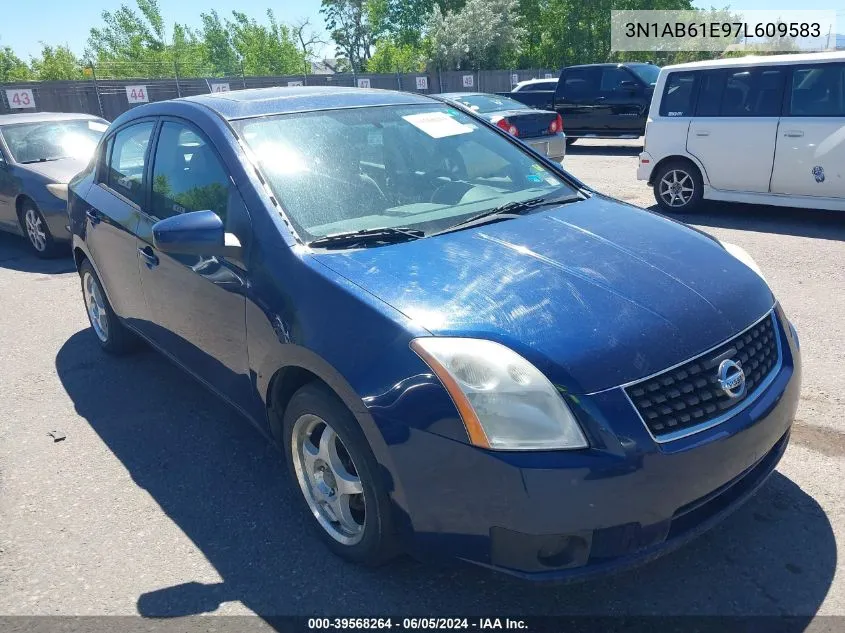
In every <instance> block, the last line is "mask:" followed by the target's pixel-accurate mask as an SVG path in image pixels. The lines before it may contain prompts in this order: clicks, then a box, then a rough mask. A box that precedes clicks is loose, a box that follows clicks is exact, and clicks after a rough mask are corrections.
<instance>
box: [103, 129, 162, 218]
mask: <svg viewBox="0 0 845 633" xmlns="http://www.w3.org/2000/svg"><path fill="white" fill-rule="evenodd" d="M153 127H154V123H153V122H152V121H147V122H145V123H138V124H137V125H132V126H130V127H128V128H125V129H123V130H120V131H119V132H118V133H117V134H115V135H114V139H113V140H111V141H109V145H108V147H109V148H110V149H111V151H110V152H109V153H108V161H109V162H108V173H107V174H106V176H107V178H106V184H108V186H109V187H110V188H111V189H114V190H115V191H116V192H118V193H119V194H121V195H123V196H124V197H126V198H128V199H129V200H131V201H132V202H134V203H135V204H137V205H139V206H140V205H142V204H143V203H144V183H143V179H144V165H145V164H146V163H145V160H146V155H147V146H148V145H149V144H150V136H151V135H152V133H153Z"/></svg>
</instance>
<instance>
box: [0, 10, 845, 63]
mask: <svg viewBox="0 0 845 633" xmlns="http://www.w3.org/2000/svg"><path fill="white" fill-rule="evenodd" d="M587 1H589V0H587ZM122 2H127V3H129V4H132V5H133V6H134V0H76V1H73V0H5V2H4V4H5V5H6V7H5V8H4V9H3V11H2V19H0V46H5V45H8V46H11V47H12V48H13V49H14V50H15V51H16V52H17V54H18V55H19V56H21V57H23V58H24V59H28V58H29V56H30V55H35V54H37V53H38V51H39V50H40V44H39V42H40V41H44V42H47V43H51V44H56V43H61V44H67V45H69V46H70V48H71V49H72V50H73V51H74V52H75V53H77V54H82V51H83V50H84V48H85V42H86V40H87V39H88V31H89V29H90V28H91V27H92V26H95V25H97V24H99V23H100V21H101V20H100V14H101V13H102V11H103V10H114V9H117V8H118V7H119V6H120V5H121V4H122ZM695 4H696V5H697V6H701V7H705V6H706V7H709V6H711V4H717V5H719V6H721V5H722V4H723V3H722V2H715V3H711V2H701V1H700V0H699V1H696V2H695ZM729 4H730V5H731V8H732V9H749V10H751V9H755V10H762V9H765V10H789V9H791V10H795V9H799V8H800V9H834V8H835V7H836V6H840V7H841V4H840V3H839V2H834V1H833V0H827V1H825V0H801V1H800V2H796V0H743V1H742V2H736V3H729ZM799 5H800V7H799ZM159 6H160V7H161V10H162V14H163V16H164V21H165V23H166V24H167V25H168V27H170V26H172V24H173V23H174V22H180V23H183V24H187V25H188V26H197V25H198V23H199V14H200V12H202V11H205V10H208V9H207V8H206V7H208V6H209V5H203V4H199V3H195V2H191V0H159ZM213 6H214V8H216V9H217V11H218V12H219V13H220V14H221V15H228V14H230V13H231V11H232V10H233V9H238V10H239V11H244V12H246V13H247V14H248V15H251V16H253V17H256V18H257V19H260V20H263V19H264V15H265V11H266V10H267V8H268V7H272V8H273V11H274V12H275V14H276V17H277V18H278V19H279V20H280V21H284V22H294V21H296V20H297V19H299V18H305V17H307V18H310V19H311V24H312V25H314V26H315V27H316V28H317V29H319V30H320V31H321V32H322V33H323V34H324V37H323V39H325V40H328V39H329V38H328V36H327V35H326V34H325V29H324V22H323V19H322V16H321V15H320V14H319V9H320V0H296V1H295V2H289V1H288V2H272V0H218V1H217V2H215V3H214V4H213ZM837 13H838V15H837V18H838V22H839V23H838V28H837V30H838V31H839V32H840V33H843V32H845V11H841V10H839V11H838V12H837ZM333 50H334V49H333V46H331V45H329V46H326V47H325V49H324V51H323V53H325V54H326V55H330V56H331V55H332V53H333Z"/></svg>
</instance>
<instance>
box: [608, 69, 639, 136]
mask: <svg viewBox="0 0 845 633" xmlns="http://www.w3.org/2000/svg"><path fill="white" fill-rule="evenodd" d="M644 92H645V87H644V86H643V85H642V83H641V82H640V80H639V79H637V77H636V76H635V75H634V73H632V72H631V71H630V70H628V69H627V68H625V67H624V66H604V67H602V69H601V81H600V82H599V97H598V98H599V103H600V105H601V106H602V107H601V109H600V110H599V112H600V113H601V115H602V118H601V119H600V120H599V122H598V124H597V125H598V127H599V129H600V130H601V131H603V132H606V133H608V134H618V135H620V136H628V135H630V136H634V137H638V136H639V135H640V134H642V132H643V129H644V128H645V116H644V114H645V110H644V108H643V93H644Z"/></svg>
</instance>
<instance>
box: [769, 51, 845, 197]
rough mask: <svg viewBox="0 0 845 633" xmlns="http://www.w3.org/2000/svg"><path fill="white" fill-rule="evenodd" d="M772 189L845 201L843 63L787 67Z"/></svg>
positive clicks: (778, 191)
mask: <svg viewBox="0 0 845 633" xmlns="http://www.w3.org/2000/svg"><path fill="white" fill-rule="evenodd" d="M771 190H772V193H781V194H792V195H799V196H818V197H827V198H843V199H845V64H815V65H807V66H794V67H793V68H792V74H791V77H790V81H789V88H788V94H787V98H786V111H785V112H784V116H783V118H781V121H780V127H779V129H778V134H777V147H776V149H775V165H774V170H773V172H772V184H771Z"/></svg>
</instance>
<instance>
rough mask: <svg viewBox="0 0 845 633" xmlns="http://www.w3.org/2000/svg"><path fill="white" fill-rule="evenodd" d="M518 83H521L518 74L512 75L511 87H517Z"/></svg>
mask: <svg viewBox="0 0 845 633" xmlns="http://www.w3.org/2000/svg"><path fill="white" fill-rule="evenodd" d="M518 83H519V75H517V74H516V73H514V74H512V75H511V85H512V86H515V85H516V84H518Z"/></svg>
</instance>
